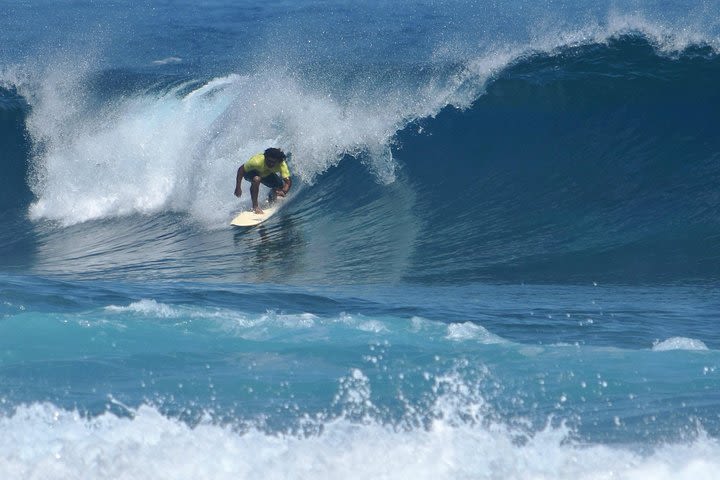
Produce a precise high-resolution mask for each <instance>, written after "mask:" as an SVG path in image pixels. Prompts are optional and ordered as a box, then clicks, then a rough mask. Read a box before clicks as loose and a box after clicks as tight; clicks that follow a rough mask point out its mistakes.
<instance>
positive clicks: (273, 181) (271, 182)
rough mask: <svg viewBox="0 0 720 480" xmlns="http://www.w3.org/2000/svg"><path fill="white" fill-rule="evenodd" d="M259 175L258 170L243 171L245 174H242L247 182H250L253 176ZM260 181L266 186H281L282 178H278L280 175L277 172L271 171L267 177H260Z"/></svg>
mask: <svg viewBox="0 0 720 480" xmlns="http://www.w3.org/2000/svg"><path fill="white" fill-rule="evenodd" d="M259 175H260V172H258V171H257V170H250V171H249V172H245V175H243V178H244V179H245V180H247V181H248V182H250V183H252V181H253V178H254V177H257V176H259ZM260 183H262V184H263V185H265V186H266V187H268V188H273V189H275V188H282V187H283V180H282V178H280V175H278V174H277V173H271V174H270V175H268V176H267V177H262V179H261V180H260Z"/></svg>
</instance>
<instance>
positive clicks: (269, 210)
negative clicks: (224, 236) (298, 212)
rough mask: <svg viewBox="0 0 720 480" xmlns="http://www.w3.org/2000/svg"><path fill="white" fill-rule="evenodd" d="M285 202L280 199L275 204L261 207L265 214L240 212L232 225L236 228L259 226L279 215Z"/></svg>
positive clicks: (250, 211)
mask: <svg viewBox="0 0 720 480" xmlns="http://www.w3.org/2000/svg"><path fill="white" fill-rule="evenodd" d="M283 200H284V199H283V198H282V197H279V198H278V199H277V200H275V201H274V202H273V203H271V204H269V205H263V206H261V207H260V208H262V210H263V213H255V212H253V211H252V210H249V211H244V212H240V213H238V214H237V215H236V216H235V218H233V220H232V222H230V225H232V226H234V227H254V226H255V225H259V224H261V223H262V222H264V221H265V220H267V219H268V218H270V217H272V216H273V215H275V213H277V211H278V209H279V208H280V205H281V204H282V201H283Z"/></svg>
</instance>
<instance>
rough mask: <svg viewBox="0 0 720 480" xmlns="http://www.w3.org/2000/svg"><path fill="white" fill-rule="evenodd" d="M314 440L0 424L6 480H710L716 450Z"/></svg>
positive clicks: (451, 434) (49, 412)
mask: <svg viewBox="0 0 720 480" xmlns="http://www.w3.org/2000/svg"><path fill="white" fill-rule="evenodd" d="M322 427H323V428H322V433H320V434H314V435H308V436H303V435H288V434H280V433H278V434H269V433H264V432H262V431H259V430H255V429H250V430H247V431H243V432H238V431H234V430H233V429H231V428H229V427H223V426H218V425H213V424H208V423H203V424H200V425H198V426H196V427H194V428H191V427H189V426H187V425H186V424H184V423H181V422H179V421H177V420H174V419H171V418H168V417H165V416H163V415H162V414H161V413H159V412H158V411H157V410H156V409H155V408H153V407H149V406H141V407H140V408H138V409H137V410H136V411H135V412H134V415H133V417H132V418H120V417H117V416H115V415H113V414H111V413H106V414H103V415H101V416H99V417H96V418H85V417H82V416H80V415H78V414H77V413H75V412H69V411H65V410H61V409H59V408H57V407H55V406H53V405H51V404H33V405H30V406H22V407H20V408H18V409H17V411H16V412H15V413H14V414H13V415H10V416H5V417H2V418H0V432H1V433H2V435H0V465H1V466H2V467H1V469H2V472H3V479H4V480H21V479H22V480H26V479H30V478H42V479H48V480H51V479H69V478H113V479H128V480H129V479H132V480H142V479H155V478H174V479H196V478H213V479H218V480H219V479H225V478H227V479H233V480H238V479H245V478H247V479H256V478H263V479H276V478H277V479H285V478H298V479H304V478H307V479H313V480H315V479H325V478H328V479H330V478H346V479H353V478H358V479H361V478H362V479H364V478H386V479H394V478H398V479H406V478H416V479H425V478H427V479H444V478H448V479H457V478H483V479H498V480H500V479H502V480H512V479H548V480H549V479H553V480H555V479H557V480H562V479H572V480H576V479H593V480H597V479H608V478H613V479H626V480H635V479H637V480H639V479H653V480H665V479H668V480H670V479H672V480H684V479H687V480H704V479H707V480H710V479H715V478H716V474H717V472H718V471H720V461H719V460H718V459H719V458H720V445H718V442H717V440H715V439H712V438H708V437H706V436H701V437H699V438H698V439H697V440H695V441H692V442H688V443H684V444H676V445H665V446H660V447H658V448H656V449H655V450H654V451H653V452H652V453H650V454H645V455H640V454H637V453H635V452H634V451H633V450H632V449H630V448H627V447H622V446H606V445H583V446H580V445H577V444H575V443H574V442H572V441H571V440H569V439H568V437H567V432H566V431H565V430H564V429H554V428H546V429H545V430H543V431H541V432H538V433H536V434H535V435H532V436H530V437H526V438H525V441H521V442H519V441H518V437H517V436H516V435H513V432H511V431H509V430H508V429H507V428H505V427H503V426H501V425H494V426H486V427H483V426H480V425H456V424H452V423H451V422H448V421H444V420H440V419H439V420H436V421H434V422H432V423H431V424H430V425H429V426H428V428H417V429H410V430H405V429H400V430H398V429H395V428H391V427H388V426H384V425H381V424H378V423H376V422H364V423H355V422H351V421H349V420H345V419H338V420H332V421H328V422H325V423H324V424H323V426H322Z"/></svg>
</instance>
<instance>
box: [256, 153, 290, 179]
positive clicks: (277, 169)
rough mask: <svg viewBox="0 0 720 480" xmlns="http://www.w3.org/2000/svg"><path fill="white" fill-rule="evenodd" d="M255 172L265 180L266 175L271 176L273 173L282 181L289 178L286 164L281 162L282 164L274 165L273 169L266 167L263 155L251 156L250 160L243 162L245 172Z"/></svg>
mask: <svg viewBox="0 0 720 480" xmlns="http://www.w3.org/2000/svg"><path fill="white" fill-rule="evenodd" d="M253 170H255V171H257V172H258V174H259V175H260V177H261V178H265V177H267V176H268V175H272V174H273V173H279V174H280V177H282V178H283V179H285V178H290V169H289V168H288V166H287V163H285V161H284V160H283V161H282V162H280V163H278V164H276V165H275V166H274V167H273V168H270V167H268V166H267V165H265V154H264V153H258V154H257V155H253V156H252V157H250V160H248V161H247V162H245V172H251V171H253Z"/></svg>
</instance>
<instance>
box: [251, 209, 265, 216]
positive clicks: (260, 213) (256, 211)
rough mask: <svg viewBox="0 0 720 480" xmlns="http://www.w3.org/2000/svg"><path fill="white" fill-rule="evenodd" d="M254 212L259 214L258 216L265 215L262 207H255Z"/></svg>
mask: <svg viewBox="0 0 720 480" xmlns="http://www.w3.org/2000/svg"><path fill="white" fill-rule="evenodd" d="M253 212H255V213H257V214H258V215H262V214H263V213H265V212H263V211H262V208H260V207H253Z"/></svg>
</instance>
